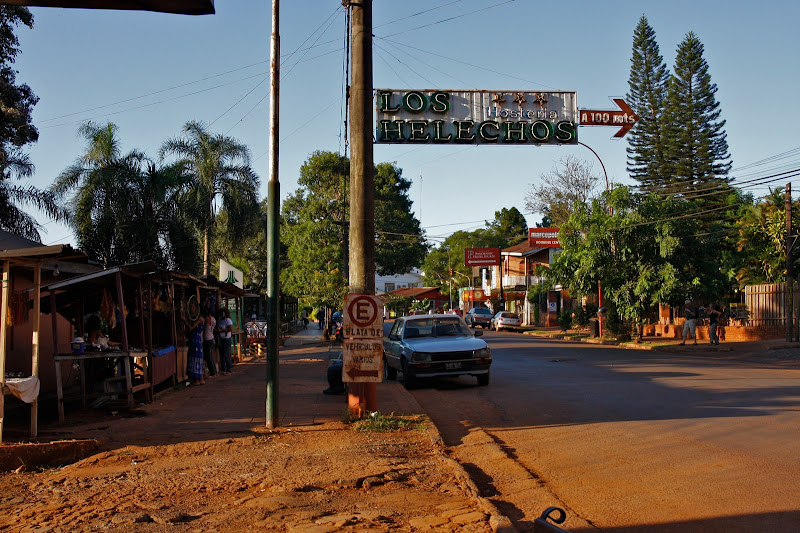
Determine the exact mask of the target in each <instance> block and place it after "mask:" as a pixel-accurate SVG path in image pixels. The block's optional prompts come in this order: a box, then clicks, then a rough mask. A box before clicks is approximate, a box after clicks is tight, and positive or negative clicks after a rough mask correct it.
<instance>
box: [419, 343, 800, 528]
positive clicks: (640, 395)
mask: <svg viewBox="0 0 800 533" xmlns="http://www.w3.org/2000/svg"><path fill="white" fill-rule="evenodd" d="M484 339H485V340H487V342H489V344H490V346H491V347H492V353H493V356H494V362H493V369H492V377H491V384H490V385H489V386H488V387H478V386H476V384H475V380H474V378H469V377H461V378H458V379H451V380H440V381H437V382H436V383H434V384H425V385H423V386H422V387H421V388H420V389H418V390H415V391H413V394H414V396H415V398H416V399H417V401H418V402H419V403H420V404H421V405H422V407H423V408H424V409H425V411H426V412H427V413H428V414H429V415H430V416H431V418H432V419H433V420H434V422H435V423H436V424H437V426H438V427H439V428H440V431H441V432H442V435H443V438H444V440H445V444H446V445H447V446H448V447H449V448H450V453H451V454H452V455H453V457H454V458H456V459H457V460H459V461H460V462H461V463H462V464H463V465H465V467H466V468H467V470H468V471H470V473H471V474H472V476H473V478H474V479H475V480H476V481H477V482H478V484H479V486H481V488H482V490H483V492H484V495H485V496H487V497H489V498H490V499H491V500H493V501H494V502H495V503H496V504H497V506H498V507H499V508H500V509H501V510H502V511H504V512H505V514H506V515H507V516H509V517H510V518H511V519H512V521H514V523H515V525H516V526H517V528H518V529H519V530H520V531H530V530H532V522H533V519H534V518H536V517H537V516H538V515H539V514H540V513H541V511H542V510H543V509H544V508H545V507H547V506H549V505H558V506H560V507H562V508H564V509H565V510H566V511H567V513H568V516H569V519H568V521H567V522H566V523H565V527H567V528H569V529H570V531H573V532H574V531H597V530H602V531H613V532H634V531H636V532H638V531H643V532H648V533H649V532H660V531H672V532H674V531H681V532H687V531H688V532H694V531H698V532H699V531H702V532H708V531H760V530H762V529H764V530H770V531H793V532H794V531H800V438H799V437H800V370H798V368H797V366H794V367H786V366H781V365H779V364H777V363H776V362H775V361H770V360H767V359H764V360H761V361H742V360H735V359H733V358H729V357H726V356H725V354H720V353H713V354H712V353H707V354H704V353H702V352H696V353H689V354H686V353H681V354H675V353H658V352H640V351H634V350H621V349H618V348H610V347H603V346H593V345H586V344H581V343H569V342H564V341H549V340H541V339H536V338H532V337H529V336H524V335H519V334H514V333H505V332H503V333H495V332H486V335H485V336H484Z"/></svg>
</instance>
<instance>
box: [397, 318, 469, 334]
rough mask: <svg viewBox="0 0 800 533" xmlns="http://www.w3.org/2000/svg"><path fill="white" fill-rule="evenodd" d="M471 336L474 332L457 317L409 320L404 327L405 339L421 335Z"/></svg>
mask: <svg viewBox="0 0 800 533" xmlns="http://www.w3.org/2000/svg"><path fill="white" fill-rule="evenodd" d="M462 336H464V337H471V336H472V332H471V331H470V330H469V329H468V328H467V327H466V326H464V325H463V324H462V323H461V320H459V319H457V318H426V319H421V320H409V321H407V322H406V325H405V328H403V338H404V339H416V338H419V337H462Z"/></svg>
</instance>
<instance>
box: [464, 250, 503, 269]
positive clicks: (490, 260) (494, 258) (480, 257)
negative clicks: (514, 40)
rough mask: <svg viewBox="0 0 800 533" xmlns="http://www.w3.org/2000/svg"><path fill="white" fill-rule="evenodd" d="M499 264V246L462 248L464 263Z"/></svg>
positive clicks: (471, 264)
mask: <svg viewBox="0 0 800 533" xmlns="http://www.w3.org/2000/svg"><path fill="white" fill-rule="evenodd" d="M499 264H500V248H464V265H465V266H468V267H473V266H495V265H499Z"/></svg>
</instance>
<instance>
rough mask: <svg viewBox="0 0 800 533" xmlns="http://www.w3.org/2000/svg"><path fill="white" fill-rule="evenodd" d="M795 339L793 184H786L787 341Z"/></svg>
mask: <svg viewBox="0 0 800 533" xmlns="http://www.w3.org/2000/svg"><path fill="white" fill-rule="evenodd" d="M793 337H794V269H793V268H792V184H791V183H787V184H786V340H787V341H788V342H791V341H792V340H793Z"/></svg>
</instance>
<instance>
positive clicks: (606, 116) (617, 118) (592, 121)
mask: <svg viewBox="0 0 800 533" xmlns="http://www.w3.org/2000/svg"><path fill="white" fill-rule="evenodd" d="M612 100H613V101H614V103H615V104H617V106H618V107H619V108H620V109H621V111H614V110H611V109H603V110H594V109H581V126H622V127H621V128H620V130H619V131H618V132H617V133H615V134H614V137H616V138H621V137H624V136H625V134H626V133H628V132H629V131H630V130H631V128H632V127H633V125H634V124H636V122H637V121H638V120H639V115H637V114H636V113H634V112H633V109H631V106H629V105H628V104H627V102H625V100H623V99H622V98H612Z"/></svg>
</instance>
